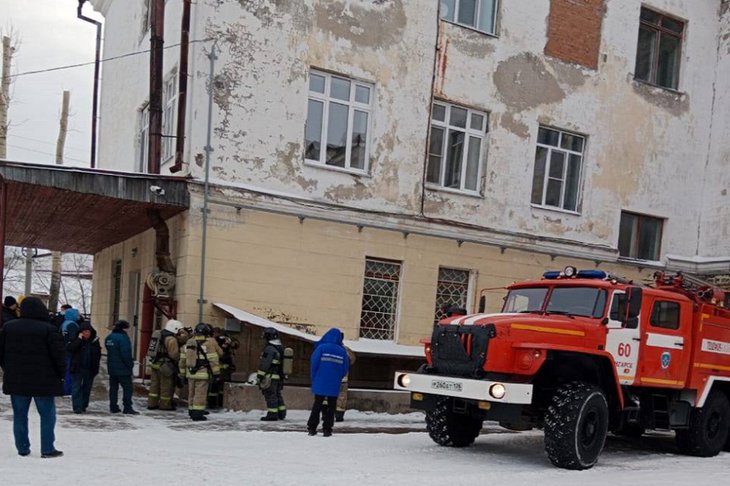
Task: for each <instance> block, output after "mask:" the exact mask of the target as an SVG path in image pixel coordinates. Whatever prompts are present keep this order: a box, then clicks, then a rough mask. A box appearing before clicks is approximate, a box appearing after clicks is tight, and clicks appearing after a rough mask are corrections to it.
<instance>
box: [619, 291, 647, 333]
mask: <svg viewBox="0 0 730 486" xmlns="http://www.w3.org/2000/svg"><path fill="white" fill-rule="evenodd" d="M643 297H644V292H643V291H642V289H641V287H629V288H627V289H626V300H627V302H626V304H627V305H626V317H625V319H624V326H625V327H627V328H629V329H636V328H637V327H639V314H640V313H641V303H642V300H643Z"/></svg>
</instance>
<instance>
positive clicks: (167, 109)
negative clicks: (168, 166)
mask: <svg viewBox="0 0 730 486" xmlns="http://www.w3.org/2000/svg"><path fill="white" fill-rule="evenodd" d="M171 94H172V96H170V95H171ZM179 94H180V90H179V89H178V82H177V71H176V70H173V71H172V72H171V73H170V74H168V76H167V79H165V81H164V83H163V85H162V101H163V105H162V136H161V140H160V165H162V164H165V163H167V162H169V161H170V160H172V159H174V158H175V149H176V147H177V144H176V140H177V137H176V133H175V129H176V128H177V98H178V95H179Z"/></svg>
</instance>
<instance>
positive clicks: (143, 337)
mask: <svg viewBox="0 0 730 486" xmlns="http://www.w3.org/2000/svg"><path fill="white" fill-rule="evenodd" d="M141 317H142V318H141V319H140V321H141V322H140V327H139V334H140V336H139V376H140V378H144V376H145V366H144V363H145V358H146V357H147V348H148V347H149V346H150V340H151V339H152V327H153V325H154V321H155V298H154V297H152V290H151V289H150V288H149V286H148V285H147V283H145V284H144V290H143V291H142V316H141Z"/></svg>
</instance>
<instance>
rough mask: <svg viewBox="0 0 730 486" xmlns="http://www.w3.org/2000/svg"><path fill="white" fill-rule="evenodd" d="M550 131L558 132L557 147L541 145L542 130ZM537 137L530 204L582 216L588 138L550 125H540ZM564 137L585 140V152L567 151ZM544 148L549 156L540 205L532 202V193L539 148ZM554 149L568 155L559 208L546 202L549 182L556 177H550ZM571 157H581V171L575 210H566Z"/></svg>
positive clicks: (576, 188) (576, 189)
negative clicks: (570, 136)
mask: <svg viewBox="0 0 730 486" xmlns="http://www.w3.org/2000/svg"><path fill="white" fill-rule="evenodd" d="M541 129H545V130H550V131H553V132H558V134H559V137H558V142H557V145H548V144H545V143H541V142H540V141H539V140H540V130H541ZM537 130H538V131H537V136H536V139H535V157H534V158H533V166H532V185H531V187H530V204H531V206H532V207H535V208H540V209H545V210H548V211H560V212H564V213H568V214H575V215H580V214H581V209H582V205H583V204H582V203H583V174H584V172H585V155H586V151H587V150H586V148H587V146H588V136H587V135H584V134H582V133H578V132H573V131H570V130H563V129H562V128H557V127H552V126H548V125H539V126H538V129H537ZM563 135H572V136H574V137H580V138H581V139H583V150H582V151H581V152H576V151H575V150H571V149H566V148H563V147H562V140H563ZM539 147H542V148H544V149H546V150H547V151H548V152H547V155H546V158H545V174H544V175H543V180H542V197H541V198H540V203H536V202H533V201H532V191H533V189H534V186H535V169H536V166H537V151H538V148H539ZM553 149H555V150H557V151H559V152H564V153H565V154H566V156H565V159H564V166H563V174H562V179H560V181H562V182H561V191H560V203H559V204H560V205H559V206H552V205H549V204H546V203H545V200H546V198H547V190H548V182H549V181H550V179H555V178H554V177H550V166H551V164H552V153H553ZM571 155H577V156H579V157H580V170H579V171H578V183H577V184H576V187H575V191H576V194H575V209H574V210H573V209H565V208H564V207H563V206H564V205H565V193H566V187H567V176H568V167H569V165H570V156H571Z"/></svg>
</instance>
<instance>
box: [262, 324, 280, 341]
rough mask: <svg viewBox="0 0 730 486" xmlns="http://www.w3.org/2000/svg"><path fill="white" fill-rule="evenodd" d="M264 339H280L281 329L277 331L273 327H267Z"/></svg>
mask: <svg viewBox="0 0 730 486" xmlns="http://www.w3.org/2000/svg"><path fill="white" fill-rule="evenodd" d="M264 339H265V340H266V341H273V340H274V339H279V331H277V330H276V329H274V328H273V327H267V328H266V329H264Z"/></svg>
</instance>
